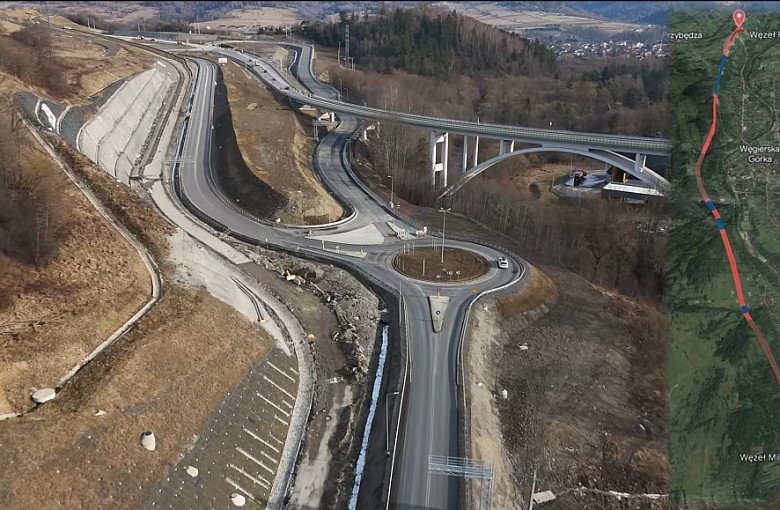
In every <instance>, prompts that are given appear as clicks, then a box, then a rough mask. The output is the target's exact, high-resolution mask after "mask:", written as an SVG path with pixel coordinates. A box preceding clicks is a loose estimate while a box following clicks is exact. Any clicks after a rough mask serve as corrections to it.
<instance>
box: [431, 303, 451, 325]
mask: <svg viewBox="0 0 780 510" xmlns="http://www.w3.org/2000/svg"><path fill="white" fill-rule="evenodd" d="M449 303H450V298H449V297H447V296H428V305H429V306H430V309H431V323H432V324H433V331H435V332H436V333H439V332H441V327H442V325H443V324H444V318H445V316H446V312H447V305H448V304H449Z"/></svg>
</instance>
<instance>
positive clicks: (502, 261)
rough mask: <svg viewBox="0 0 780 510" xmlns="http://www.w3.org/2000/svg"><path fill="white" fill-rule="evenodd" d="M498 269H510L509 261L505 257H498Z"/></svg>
mask: <svg viewBox="0 0 780 510" xmlns="http://www.w3.org/2000/svg"><path fill="white" fill-rule="evenodd" d="M497 262H498V267H499V268H501V269H509V261H508V260H507V259H505V258H504V257H498V260H497Z"/></svg>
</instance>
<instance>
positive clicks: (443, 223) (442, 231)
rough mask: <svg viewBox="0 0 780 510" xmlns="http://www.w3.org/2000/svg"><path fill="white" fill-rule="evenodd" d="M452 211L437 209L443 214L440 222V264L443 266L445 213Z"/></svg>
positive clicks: (445, 227)
mask: <svg viewBox="0 0 780 510" xmlns="http://www.w3.org/2000/svg"><path fill="white" fill-rule="evenodd" d="M450 210H452V207H450V208H449V209H444V208H443V207H440V208H439V212H440V213H443V214H444V216H443V217H442V221H441V263H442V264H444V234H445V232H446V229H447V213H448V212H450Z"/></svg>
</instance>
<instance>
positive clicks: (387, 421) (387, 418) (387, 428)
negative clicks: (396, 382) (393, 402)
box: [385, 391, 400, 455]
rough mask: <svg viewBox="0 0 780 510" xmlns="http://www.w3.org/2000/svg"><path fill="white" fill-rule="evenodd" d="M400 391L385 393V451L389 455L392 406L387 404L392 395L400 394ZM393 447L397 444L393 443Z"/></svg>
mask: <svg viewBox="0 0 780 510" xmlns="http://www.w3.org/2000/svg"><path fill="white" fill-rule="evenodd" d="M398 393H400V392H398V391H394V392H392V393H388V394H387V395H385V431H386V432H387V434H386V436H387V438H386V439H387V442H386V443H385V453H386V454H387V455H390V407H389V406H388V405H387V403H388V401H389V400H390V397H392V396H393V395H398ZM393 448H395V445H393Z"/></svg>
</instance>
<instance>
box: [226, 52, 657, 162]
mask: <svg viewBox="0 0 780 510" xmlns="http://www.w3.org/2000/svg"><path fill="white" fill-rule="evenodd" d="M227 42H228V43H230V42H234V41H227ZM235 42H242V43H246V42H247V41H235ZM258 44H271V43H262V42H258ZM272 44H277V45H278V44H280V43H278V42H274V43H272ZM283 45H284V46H288V47H290V48H294V49H295V51H296V53H297V56H296V63H294V64H293V65H294V66H295V65H297V60H298V59H300V61H301V62H303V65H301V66H300V69H299V76H300V78H301V82H302V83H303V82H304V79H305V76H306V74H309V75H310V74H311V67H310V66H309V65H308V64H307V63H310V62H311V57H312V47H311V46H310V45H307V44H296V43H283ZM304 85H306V83H304ZM307 87H308V85H307ZM322 87H327V88H328V89H331V90H333V89H332V87H329V86H327V85H324V84H320V86H318V87H314V88H312V89H310V90H311V92H312V95H307V94H302V93H301V92H299V91H297V90H295V89H294V88H292V87H290V89H289V90H284V91H282V92H283V93H284V94H286V95H288V96H290V97H291V98H293V99H295V100H297V101H300V102H301V103H305V104H310V105H312V106H318V107H321V108H323V110H325V111H334V112H337V113H341V114H348V115H354V116H356V117H360V118H364V119H374V120H385V121H393V122H402V123H404V124H409V125H413V126H418V127H421V128H426V129H438V130H441V131H447V132H449V133H457V134H462V135H464V134H465V135H480V136H487V137H491V138H496V139H500V138H505V139H507V140H517V141H523V142H529V143H542V142H555V143H566V144H581V145H583V146H584V147H585V148H586V149H588V148H603V149H607V150H613V151H619V152H622V151H626V152H630V151H637V152H641V153H644V154H653V155H660V156H668V155H669V154H670V153H671V148H672V147H671V142H670V141H669V140H667V139H664V138H647V137H639V136H621V135H605V134H601V133H584V132H576V131H560V130H553V129H537V128H526V127H519V126H504V125H500V124H483V123H477V122H469V121H462V120H455V119H441V118H438V117H428V116H425V115H417V114H413V113H406V112H394V111H388V110H382V109H379V108H372V107H368V106H360V105H356V104H351V103H345V102H342V101H341V100H340V98H339V97H338V94H336V96H333V94H325V95H323V94H321V93H320V91H321V90H322Z"/></svg>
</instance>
